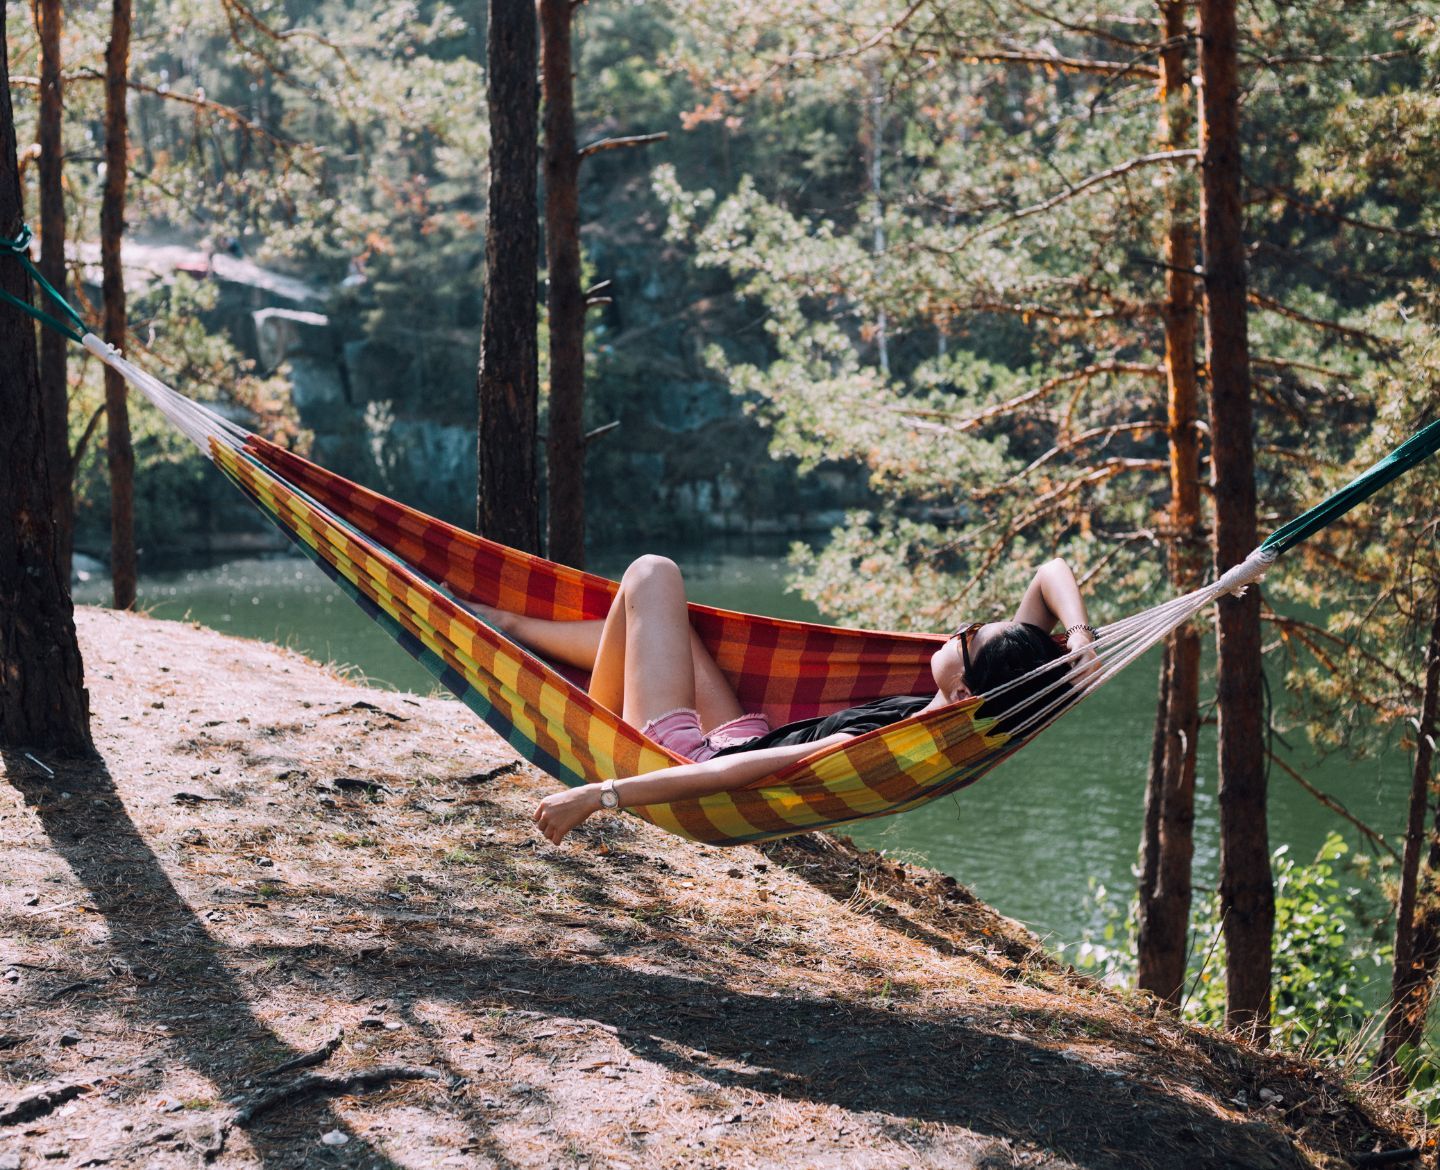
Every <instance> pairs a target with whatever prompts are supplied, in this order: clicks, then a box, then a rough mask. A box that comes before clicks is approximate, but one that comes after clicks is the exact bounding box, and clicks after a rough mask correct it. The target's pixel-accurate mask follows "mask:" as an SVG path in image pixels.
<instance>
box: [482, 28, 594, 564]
mask: <svg viewBox="0 0 1440 1170" xmlns="http://www.w3.org/2000/svg"><path fill="white" fill-rule="evenodd" d="M576 7H578V5H577V4H576V3H575V0H539V13H540V76H541V79H542V86H543V91H544V96H545V275H546V292H545V309H546V316H547V318H548V320H549V325H550V399H549V411H548V413H547V415H546V432H547V433H546V443H545V451H546V461H545V492H546V499H547V516H548V520H547V524H546V538H545V550H546V555H547V556H549V557H550V559H551V560H554V561H559V562H561V563H562V564H566V565H574V566H576V567H577V568H578V567H581V566H583V565H584V564H585V434H584V431H585V292H584V290H583V289H582V288H581V287H580V285H581V277H580V152H579V150H578V149H577V148H576V146H575V94H574V74H575V70H574V66H573V65H572V64H571V55H570V39H571V32H572V29H573V27H574V25H573V19H574V13H575V9H576ZM491 108H492V109H494V108H495V107H493V106H492V107H491Z"/></svg>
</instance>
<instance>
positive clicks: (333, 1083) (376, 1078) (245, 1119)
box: [227, 1064, 443, 1128]
mask: <svg viewBox="0 0 1440 1170" xmlns="http://www.w3.org/2000/svg"><path fill="white" fill-rule="evenodd" d="M442 1079H443V1078H442V1076H441V1075H440V1074H439V1073H438V1072H436V1071H435V1070H434V1069H431V1068H415V1067H413V1066H411V1065H404V1064H400V1065H382V1066H381V1067H379V1068H367V1069H363V1070H361V1071H360V1072H354V1073H349V1074H347V1075H345V1076H337V1077H329V1076H323V1075H321V1074H319V1073H312V1074H310V1075H309V1076H304V1077H301V1078H299V1079H298V1080H294V1081H291V1082H290V1083H289V1084H287V1085H279V1086H277V1087H275V1088H273V1089H267V1090H266V1091H265V1092H263V1093H259V1094H257V1095H256V1096H254V1097H252V1098H251V1099H250V1101H249V1102H248V1103H247V1104H244V1105H241V1106H240V1108H238V1109H237V1110H236V1111H235V1114H234V1116H233V1117H231V1118H230V1122H229V1126H236V1125H248V1124H250V1122H252V1121H254V1120H255V1118H257V1117H259V1116H260V1115H261V1114H262V1113H268V1112H270V1110H272V1109H274V1108H276V1107H277V1106H279V1105H284V1104H285V1103H286V1102H287V1101H293V1100H294V1099H295V1098H297V1097H315V1096H319V1097H333V1096H335V1095H337V1094H339V1093H348V1092H350V1091H351V1090H352V1089H373V1088H375V1087H376V1086H378V1085H383V1084H386V1083H387V1082H389V1081H438V1080H442ZM229 1126H227V1128H229Z"/></svg>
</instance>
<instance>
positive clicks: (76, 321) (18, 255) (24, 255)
mask: <svg viewBox="0 0 1440 1170" xmlns="http://www.w3.org/2000/svg"><path fill="white" fill-rule="evenodd" d="M0 252H8V253H10V255H12V256H14V257H15V259H17V260H18V261H20V263H21V265H23V266H24V268H25V271H26V272H28V273H29V274H30V277H31V279H32V280H34V281H35V282H36V283H37V284H38V285H39V286H40V287H41V288H43V289H44V290H45V291H46V292H47V293H48V294H49V295H50V299H51V300H52V301H54V302H55V304H56V305H57V306H58V307H59V309H60V311H61V312H62V313H63V314H64V315H65V316H66V318H67V319H68V320H69V321H70V323H71V325H73V326H74V328H73V329H72V328H71V326H70V325H67V324H66V323H65V322H64V321H61V320H60V319H59V318H58V317H56V316H54V315H53V314H51V313H47V312H46V311H45V310H44V309H41V308H37V307H36V306H35V305H32V304H31V303H30V302H29V301H26V300H22V299H21V298H20V297H17V296H15V295H14V294H13V293H9V292H6V291H5V290H4V289H3V288H0V301H6V302H7V303H9V304H12V305H14V306H15V307H16V308H17V309H19V310H20V311H21V312H22V313H26V314H28V315H29V316H31V317H34V318H35V320H37V321H39V322H40V323H41V324H42V325H48V326H50V328H51V329H54V330H56V331H57V332H59V333H63V334H64V335H65V336H66V337H68V338H69V339H70V340H71V341H76V342H83V341H84V340H85V334H86V333H88V332H90V330H89V327H88V326H87V325H86V324H85V318H83V317H82V316H80V314H79V313H77V312H76V311H75V307H74V306H73V305H72V304H71V303H70V302H69V301H67V300H66V299H65V298H64V297H62V296H61V295H60V294H59V293H58V292H56V291H55V288H54V286H53V285H51V283H50V282H49V281H48V280H46V279H45V278H44V277H43V276H42V275H40V269H38V268H36V267H35V265H34V264H32V263H31V262H30V225H29V224H28V223H27V224H21V225H20V234H19V235H18V236H16V237H15V238H14V239H13V240H12V239H8V238H7V237H5V236H0Z"/></svg>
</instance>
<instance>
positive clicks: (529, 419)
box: [476, 0, 540, 552]
mask: <svg viewBox="0 0 1440 1170" xmlns="http://www.w3.org/2000/svg"><path fill="white" fill-rule="evenodd" d="M486 36H487V44H486V66H487V73H486V81H485V96H486V102H487V105H488V108H489V111H490V193H489V218H488V222H487V224H486V227H485V311H484V320H483V322H482V324H481V327H480V372H479V378H478V388H477V390H478V396H479V411H480V419H479V441H478V450H477V454H478V470H479V483H478V489H477V492H476V497H477V500H476V527H477V528H478V529H479V531H480V532H481V533H482V534H484V535H485V536H487V537H490V538H491V539H492V540H498V541H500V542H502V543H504V544H508V545H511V546H512V547H514V548H520V549H525V550H526V551H528V552H539V551H540V519H539V502H538V493H537V491H536V482H535V463H536V460H535V441H536V402H537V399H538V395H539V389H538V381H539V372H538V370H537V368H536V346H537V341H536V329H535V281H536V270H537V261H538V257H539V247H540V242H539V236H540V228H539V224H538V222H537V220H536V206H535V197H536V189H535V188H536V176H535V167H536V138H535V130H536V125H535V116H536V103H537V96H538V94H537V84H536V77H535V65H536V47H535V46H536V32H535V5H534V2H533V0H489V28H488V31H487V34H486Z"/></svg>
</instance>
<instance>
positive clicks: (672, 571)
mask: <svg viewBox="0 0 1440 1170" xmlns="http://www.w3.org/2000/svg"><path fill="white" fill-rule="evenodd" d="M621 582H622V584H624V585H625V587H626V588H627V589H630V590H634V589H636V588H639V587H641V586H646V585H656V584H663V585H665V586H669V587H673V586H675V585H677V584H678V585H682V586H683V583H684V578H682V577H681V575H680V566H679V565H677V564H676V563H675V562H674V561H672V560H671V559H670V558H669V557H662V556H659V555H658V554H656V553H646V554H645V555H644V556H642V557H636V558H635V559H634V560H633V561H631V562H630V567H629V568H628V569H626V570H625V575H624V577H622V578H621Z"/></svg>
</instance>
